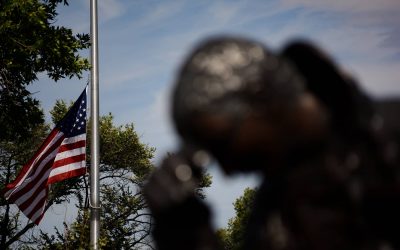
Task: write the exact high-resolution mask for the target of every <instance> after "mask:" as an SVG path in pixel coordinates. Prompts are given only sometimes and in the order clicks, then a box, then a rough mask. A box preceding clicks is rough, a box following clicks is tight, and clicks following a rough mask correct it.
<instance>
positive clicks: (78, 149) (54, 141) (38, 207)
mask: <svg viewBox="0 0 400 250" xmlns="http://www.w3.org/2000/svg"><path fill="white" fill-rule="evenodd" d="M85 155H86V134H81V135H77V136H74V137H69V138H66V137H65V135H64V133H63V132H61V131H59V130H58V128H55V129H54V130H53V131H52V132H51V133H50V135H49V136H48V137H47V139H46V140H45V141H44V142H43V144H42V146H41V147H40V149H39V150H38V151H37V152H36V154H35V156H34V157H33V158H32V159H31V160H30V161H29V162H28V163H27V164H26V165H24V166H23V168H22V170H21V171H20V174H19V175H18V176H17V178H16V180H15V181H14V182H12V183H10V184H8V185H7V186H6V188H5V190H4V191H5V193H4V196H5V197H6V199H7V200H9V202H10V203H15V204H16V205H17V206H18V207H19V209H20V210H21V211H22V212H23V213H24V214H25V215H26V216H27V217H28V218H29V219H30V220H31V221H33V222H34V223H35V224H39V222H40V220H41V219H42V217H43V215H44V212H45V207H46V200H47V194H48V189H49V185H50V184H52V183H56V182H59V181H62V180H65V179H68V178H71V177H76V176H79V175H83V174H85V172H86V159H85Z"/></svg>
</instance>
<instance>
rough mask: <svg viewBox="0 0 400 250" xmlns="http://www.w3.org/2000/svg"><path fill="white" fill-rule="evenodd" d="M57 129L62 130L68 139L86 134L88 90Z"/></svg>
mask: <svg viewBox="0 0 400 250" xmlns="http://www.w3.org/2000/svg"><path fill="white" fill-rule="evenodd" d="M57 127H58V128H60V130H61V131H62V132H63V133H64V134H65V136H66V137H72V136H77V135H80V134H84V133H86V89H85V90H84V91H83V92H82V94H81V95H80V96H79V98H78V100H76V102H75V103H74V105H73V106H72V108H71V109H70V110H69V111H68V113H67V114H66V115H65V116H64V118H63V119H62V120H61V121H60V122H59V123H58V125H57Z"/></svg>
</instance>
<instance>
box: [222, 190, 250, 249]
mask: <svg viewBox="0 0 400 250" xmlns="http://www.w3.org/2000/svg"><path fill="white" fill-rule="evenodd" d="M255 194H256V189H251V188H246V189H245V190H244V192H243V195H242V196H241V197H239V198H238V199H236V201H235V202H234V203H233V205H234V208H235V217H234V218H231V219H230V220H229V222H228V226H227V227H226V228H222V229H219V230H218V231H217V235H218V237H219V239H220V241H221V242H222V245H223V248H224V249H226V250H236V249H242V247H243V243H244V242H243V241H244V236H245V230H246V226H247V223H248V220H249V217H250V213H251V209H252V207H253V202H254V199H255Z"/></svg>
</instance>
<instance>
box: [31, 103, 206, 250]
mask: <svg viewBox="0 0 400 250" xmlns="http://www.w3.org/2000/svg"><path fill="white" fill-rule="evenodd" d="M66 110H67V108H66V103H65V102H63V101H57V103H56V105H55V106H54V108H53V110H52V111H51V113H52V116H53V121H54V122H57V121H58V120H59V119H60V118H61V117H62V116H63V114H64V113H65V112H66ZM100 145H101V146H100V155H101V157H100V173H101V174H100V181H101V182H100V184H101V187H100V192H101V195H100V196H101V203H102V205H101V206H102V213H101V221H102V224H101V232H100V242H99V245H100V246H101V248H102V249H143V247H145V248H146V249H148V248H152V247H153V246H152V241H151V238H150V237H149V236H150V233H151V229H152V217H151V214H149V212H148V211H147V204H146V203H145V200H144V197H143V195H142V186H143V184H144V182H145V180H146V179H147V177H148V176H149V174H150V173H151V171H152V170H153V165H152V164H151V159H152V157H153V153H154V150H155V149H154V148H151V147H149V146H147V145H145V144H142V143H140V141H139V136H138V135H137V134H136V132H135V131H134V126H133V124H127V125H125V126H115V125H114V123H113V117H112V115H111V114H109V115H106V116H103V117H101V119H100ZM89 158H90V153H89ZM88 160H89V159H88ZM211 183H212V178H211V176H210V175H209V174H208V173H203V175H202V179H201V185H200V186H201V187H200V188H199V189H198V190H197V194H198V195H199V197H201V198H204V197H205V196H204V193H203V188H205V187H208V186H210V185H211ZM82 184H83V185H84V186H83V189H82V190H87V188H88V187H87V182H83V183H82ZM76 195H77V200H78V208H79V212H78V216H77V218H76V221H75V222H73V223H72V224H71V225H64V226H65V229H66V230H65V232H66V233H61V232H59V231H57V232H56V234H55V235H49V234H47V233H43V232H42V234H41V238H40V239H39V243H38V245H39V248H41V249H89V248H90V246H89V242H90V241H89V209H88V202H87V198H88V197H87V192H77V193H76Z"/></svg>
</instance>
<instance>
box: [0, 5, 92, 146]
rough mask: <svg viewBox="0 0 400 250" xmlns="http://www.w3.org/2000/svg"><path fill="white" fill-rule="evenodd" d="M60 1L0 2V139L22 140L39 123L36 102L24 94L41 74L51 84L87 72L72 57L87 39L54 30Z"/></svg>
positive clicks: (82, 61)
mask: <svg viewBox="0 0 400 250" xmlns="http://www.w3.org/2000/svg"><path fill="white" fill-rule="evenodd" d="M62 2H63V3H64V4H68V3H67V1H65V0H64V1H62V0H0V37H1V39H0V110H1V112H0V131H1V132H0V139H11V140H14V139H15V138H23V137H26V136H27V135H28V134H29V133H30V132H31V131H32V130H34V128H35V127H36V126H38V125H40V124H42V123H43V114H42V111H41V109H40V107H39V103H38V101H37V100H35V99H34V98H33V97H32V96H31V93H30V92H29V91H28V90H27V89H26V87H27V85H29V84H31V83H32V82H34V81H35V80H37V79H38V77H37V76H38V74H39V73H41V72H46V73H47V75H48V76H49V77H50V78H51V79H53V80H55V81H57V80H59V79H61V78H65V77H69V78H71V77H73V76H77V77H80V76H81V74H82V71H83V70H87V69H89V62H88V60H87V59H85V58H82V57H81V56H79V54H78V52H79V51H80V50H82V49H86V48H88V47H89V45H90V44H89V40H90V38H89V35H87V34H77V35H74V34H73V33H72V30H71V29H69V28H66V27H62V26H56V25H54V23H55V22H56V17H57V15H58V13H57V11H56V8H57V5H58V4H60V3H62Z"/></svg>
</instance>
